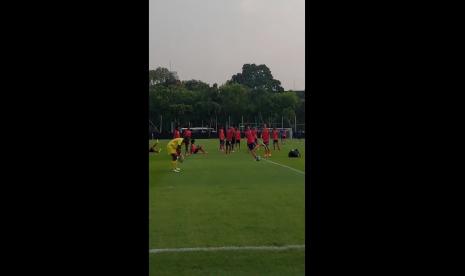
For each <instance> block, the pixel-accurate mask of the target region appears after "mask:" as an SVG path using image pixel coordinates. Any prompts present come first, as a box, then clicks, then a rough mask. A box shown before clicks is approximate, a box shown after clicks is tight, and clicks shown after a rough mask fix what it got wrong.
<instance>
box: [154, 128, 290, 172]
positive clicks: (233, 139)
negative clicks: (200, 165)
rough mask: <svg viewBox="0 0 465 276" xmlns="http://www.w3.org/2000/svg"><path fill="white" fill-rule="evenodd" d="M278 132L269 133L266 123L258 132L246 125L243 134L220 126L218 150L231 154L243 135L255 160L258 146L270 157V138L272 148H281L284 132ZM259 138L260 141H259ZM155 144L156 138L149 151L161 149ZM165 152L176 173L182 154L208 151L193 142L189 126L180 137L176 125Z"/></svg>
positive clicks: (236, 129) (235, 129)
mask: <svg viewBox="0 0 465 276" xmlns="http://www.w3.org/2000/svg"><path fill="white" fill-rule="evenodd" d="M279 134H280V133H279V131H278V130H277V129H276V128H273V129H272V130H271V133H270V129H269V128H268V127H267V125H266V124H264V125H263V129H262V130H261V132H260V133H259V132H258V130H257V128H251V127H250V126H247V128H246V130H245V131H244V135H242V133H241V131H240V129H239V128H237V127H232V126H230V127H229V128H228V129H227V130H226V131H225V130H224V128H223V127H220V129H219V133H218V136H219V137H218V138H219V140H220V146H219V150H220V151H223V152H225V154H231V152H234V149H235V148H238V149H239V150H240V148H241V139H242V136H244V138H245V139H246V141H247V147H248V152H249V153H250V154H251V155H252V156H253V158H254V159H255V160H257V161H259V160H260V157H259V156H258V155H257V153H256V152H257V150H259V148H260V147H263V148H264V150H265V153H264V157H265V158H268V157H271V150H270V147H269V144H270V138H272V139H273V150H276V147H277V148H278V151H279V150H281V149H280V146H279V136H281V143H283V142H284V141H285V139H286V132H285V131H283V132H282V133H281V135H279ZM259 138H260V139H261V141H259ZM183 144H184V146H185V154H184V155H183V154H182V153H181V151H182V145H183ZM157 145H158V140H157V142H155V144H154V145H153V146H152V147H151V148H150V152H156V153H159V152H160V151H161V149H156V147H157ZM189 146H190V148H189ZM167 152H168V154H169V155H170V156H171V166H172V170H173V172H177V173H178V172H180V171H181V169H180V168H179V167H178V161H179V162H181V163H182V162H183V161H184V156H189V155H191V154H197V153H198V152H201V153H203V154H208V152H206V151H205V149H204V148H203V147H202V146H198V145H196V144H195V140H194V139H192V131H191V130H190V128H187V129H185V130H184V131H183V133H182V137H181V132H180V131H179V128H178V127H176V128H175V130H174V131H173V139H172V140H171V141H169V142H168V144H167Z"/></svg>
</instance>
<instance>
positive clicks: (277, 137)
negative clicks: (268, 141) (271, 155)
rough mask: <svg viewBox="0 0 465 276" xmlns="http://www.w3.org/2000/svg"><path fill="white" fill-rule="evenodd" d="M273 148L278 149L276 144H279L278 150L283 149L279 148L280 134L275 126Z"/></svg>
mask: <svg viewBox="0 0 465 276" xmlns="http://www.w3.org/2000/svg"><path fill="white" fill-rule="evenodd" d="M272 134H273V150H276V145H278V150H279V151H281V149H280V148H279V142H278V139H279V134H278V130H277V129H276V128H275V127H274V128H273V132H272Z"/></svg>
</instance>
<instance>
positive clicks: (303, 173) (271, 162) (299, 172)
mask: <svg viewBox="0 0 465 276" xmlns="http://www.w3.org/2000/svg"><path fill="white" fill-rule="evenodd" d="M262 160H265V161H267V162H270V163H272V164H275V165H278V166H281V167H284V168H288V169H290V170H293V171H295V172H298V173H301V174H305V172H303V171H299V170H296V169H294V168H291V167H289V166H286V165H283V164H279V163H276V162H273V161H270V160H268V159H262Z"/></svg>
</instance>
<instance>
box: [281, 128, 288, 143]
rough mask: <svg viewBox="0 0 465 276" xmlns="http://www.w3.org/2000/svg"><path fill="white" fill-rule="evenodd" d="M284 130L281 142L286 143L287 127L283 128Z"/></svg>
mask: <svg viewBox="0 0 465 276" xmlns="http://www.w3.org/2000/svg"><path fill="white" fill-rule="evenodd" d="M282 131H283V132H282V133H281V144H283V145H284V141H285V140H286V132H287V131H286V130H285V129H283V130H282Z"/></svg>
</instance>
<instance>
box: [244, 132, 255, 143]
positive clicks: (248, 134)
mask: <svg viewBox="0 0 465 276" xmlns="http://www.w3.org/2000/svg"><path fill="white" fill-rule="evenodd" d="M245 137H247V144H252V143H255V136H254V134H253V132H252V131H251V130H247V131H246V132H245Z"/></svg>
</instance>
